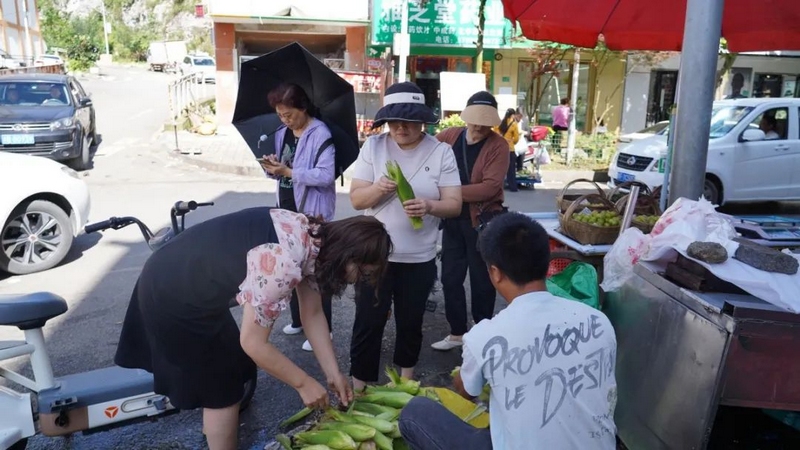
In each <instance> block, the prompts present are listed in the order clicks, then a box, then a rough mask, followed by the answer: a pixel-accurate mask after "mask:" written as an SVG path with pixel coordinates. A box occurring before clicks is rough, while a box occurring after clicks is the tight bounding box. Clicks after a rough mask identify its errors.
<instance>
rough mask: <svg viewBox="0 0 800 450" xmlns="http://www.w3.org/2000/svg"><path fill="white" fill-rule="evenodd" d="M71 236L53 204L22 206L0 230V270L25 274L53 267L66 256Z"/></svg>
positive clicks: (66, 221) (62, 213)
mask: <svg viewBox="0 0 800 450" xmlns="http://www.w3.org/2000/svg"><path fill="white" fill-rule="evenodd" d="M72 233H73V230H72V222H71V221H70V218H69V215H67V213H66V212H65V211H64V210H63V209H61V208H59V207H58V205H56V204H55V203H51V202H48V201H46V200H34V201H32V202H29V203H23V204H22V205H20V206H18V207H17V208H16V209H15V210H14V211H12V212H11V216H10V217H9V218H8V220H7V221H6V223H5V224H4V225H3V229H2V230H0V270H3V271H6V272H8V273H11V274H13V275H25V274H29V273H34V272H41V271H43V270H47V269H50V268H52V267H55V266H56V265H57V264H59V263H60V262H61V261H62V260H63V259H64V257H65V256H67V252H69V248H70V247H71V246H72V240H73V234H72Z"/></svg>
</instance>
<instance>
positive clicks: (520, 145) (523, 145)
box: [514, 137, 528, 156]
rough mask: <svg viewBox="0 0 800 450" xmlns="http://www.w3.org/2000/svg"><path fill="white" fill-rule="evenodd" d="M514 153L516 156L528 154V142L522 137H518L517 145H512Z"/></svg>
mask: <svg viewBox="0 0 800 450" xmlns="http://www.w3.org/2000/svg"><path fill="white" fill-rule="evenodd" d="M514 152H515V153H516V154H517V156H522V155H524V154H525V153H527V152H528V140H527V139H525V138H524V137H520V138H519V141H517V143H516V144H514Z"/></svg>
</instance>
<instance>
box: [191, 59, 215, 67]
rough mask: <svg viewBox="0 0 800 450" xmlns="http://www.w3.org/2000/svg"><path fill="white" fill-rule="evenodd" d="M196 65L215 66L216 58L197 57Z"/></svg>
mask: <svg viewBox="0 0 800 450" xmlns="http://www.w3.org/2000/svg"><path fill="white" fill-rule="evenodd" d="M194 65H196V66H213V65H214V60H213V59H211V58H197V59H195V60H194Z"/></svg>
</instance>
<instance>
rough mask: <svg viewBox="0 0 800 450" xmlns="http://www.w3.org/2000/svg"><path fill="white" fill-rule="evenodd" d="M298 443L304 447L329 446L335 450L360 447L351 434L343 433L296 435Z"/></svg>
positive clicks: (313, 432)
mask: <svg viewBox="0 0 800 450" xmlns="http://www.w3.org/2000/svg"><path fill="white" fill-rule="evenodd" d="M295 437H296V438H297V441H298V442H299V443H300V444H304V445H315V444H321V445H327V446H328V447H330V448H331V449H333V450H356V449H357V448H358V445H356V441H354V440H353V438H351V437H350V435H349V434H347V433H345V432H343V431H335V430H324V431H305V432H302V433H297V434H296V435H295Z"/></svg>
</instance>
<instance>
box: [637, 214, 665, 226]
mask: <svg viewBox="0 0 800 450" xmlns="http://www.w3.org/2000/svg"><path fill="white" fill-rule="evenodd" d="M660 218H661V216H644V215H641V216H634V218H633V221H634V222H636V223H640V224H643V225H651V226H652V225H655V224H656V222H658V219H660Z"/></svg>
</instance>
